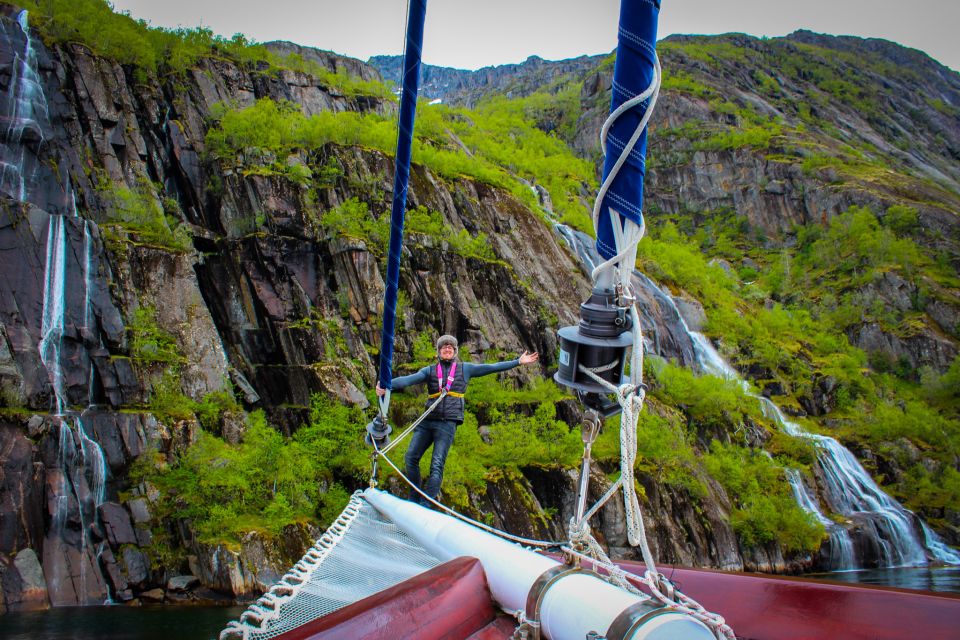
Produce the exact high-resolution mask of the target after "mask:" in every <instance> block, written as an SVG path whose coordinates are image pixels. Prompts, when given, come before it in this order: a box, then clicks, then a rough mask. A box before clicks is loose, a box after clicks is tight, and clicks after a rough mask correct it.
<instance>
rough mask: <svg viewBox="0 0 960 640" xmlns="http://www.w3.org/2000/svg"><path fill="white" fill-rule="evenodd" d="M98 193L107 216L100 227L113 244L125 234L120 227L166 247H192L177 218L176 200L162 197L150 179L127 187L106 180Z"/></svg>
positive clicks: (184, 249) (180, 250) (148, 242)
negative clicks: (133, 186)
mask: <svg viewBox="0 0 960 640" xmlns="http://www.w3.org/2000/svg"><path fill="white" fill-rule="evenodd" d="M98 195H100V197H101V198H103V200H104V202H105V204H106V205H107V210H108V216H109V217H108V219H107V220H106V221H105V222H104V223H103V224H102V225H101V228H102V229H103V230H104V233H105V235H106V236H107V239H108V240H110V241H111V242H113V243H114V244H121V245H122V244H123V243H124V237H123V236H122V235H121V234H119V233H118V232H121V231H122V232H124V233H125V234H129V235H132V236H134V237H135V238H136V239H137V241H138V242H140V243H142V244H145V245H149V246H153V247H158V248H161V249H166V250H167V251H173V252H176V253H184V252H187V251H191V250H192V249H193V238H192V236H191V233H190V229H189V227H187V226H186V225H185V224H183V223H182V222H181V221H180V209H179V205H178V204H177V202H176V200H174V199H172V198H165V199H163V200H161V199H160V198H159V197H158V196H157V190H156V188H155V186H154V185H153V184H152V183H150V182H148V181H141V182H140V183H138V184H137V186H136V188H134V189H130V188H129V187H127V186H125V185H119V184H114V183H110V182H108V183H107V186H106V187H103V188H101V190H100V191H99V192H98Z"/></svg>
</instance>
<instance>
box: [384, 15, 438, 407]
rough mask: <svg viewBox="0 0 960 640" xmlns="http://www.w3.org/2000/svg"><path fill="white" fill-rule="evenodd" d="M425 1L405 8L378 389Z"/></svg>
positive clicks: (389, 327) (392, 307)
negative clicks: (398, 118)
mask: <svg viewBox="0 0 960 640" xmlns="http://www.w3.org/2000/svg"><path fill="white" fill-rule="evenodd" d="M426 15H427V0H410V4H409V6H408V9H407V40H406V45H405V46H404V50H403V93H401V94H400V128H399V133H398V135H397V157H396V171H395V172H394V177H393V209H392V212H391V216H390V250H389V252H388V254H387V281H386V291H385V292H384V294H383V330H382V331H381V334H380V379H379V382H380V386H381V387H383V388H384V389H389V388H391V385H392V384H393V333H394V328H395V325H396V319H397V288H398V286H399V282H400V251H401V250H402V249H403V218H404V214H405V212H406V208H407V184H408V183H409V181H410V154H411V150H412V147H413V123H414V120H415V118H416V114H417V91H418V89H419V82H420V57H421V53H422V50H423V23H424V20H425V18H426Z"/></svg>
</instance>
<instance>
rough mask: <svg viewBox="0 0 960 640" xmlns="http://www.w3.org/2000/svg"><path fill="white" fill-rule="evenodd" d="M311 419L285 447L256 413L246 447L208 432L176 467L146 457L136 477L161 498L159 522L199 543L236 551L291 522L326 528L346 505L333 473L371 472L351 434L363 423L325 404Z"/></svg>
mask: <svg viewBox="0 0 960 640" xmlns="http://www.w3.org/2000/svg"><path fill="white" fill-rule="evenodd" d="M312 415H313V419H312V421H311V424H310V426H308V427H305V428H303V429H301V430H300V431H298V432H297V435H296V436H295V437H294V438H292V439H285V438H284V437H283V436H282V435H281V434H280V433H279V432H277V431H276V430H274V429H272V428H271V427H269V426H268V425H267V423H266V420H265V419H264V416H263V413H262V412H254V413H251V414H249V416H248V424H247V430H246V431H245V432H244V436H243V438H244V439H243V442H242V443H241V444H239V445H230V444H227V443H226V442H224V441H223V440H221V439H220V438H218V437H216V436H214V435H212V434H210V433H208V432H206V431H203V432H202V433H201V434H200V437H199V439H198V440H197V442H196V443H194V444H193V445H191V446H190V447H189V448H188V449H187V450H186V451H184V452H183V453H182V454H181V455H180V456H178V457H177V458H176V459H175V460H173V461H167V460H165V459H163V457H162V456H159V455H156V456H153V457H152V459H151V457H150V456H144V457H143V458H141V459H140V460H138V462H137V465H136V467H135V469H134V470H133V471H132V472H131V474H132V476H133V477H134V478H135V479H137V480H138V481H147V482H149V483H151V484H152V485H153V486H155V487H156V488H157V489H159V490H160V493H161V498H160V501H159V502H158V509H157V513H156V516H157V519H158V520H160V521H163V522H170V521H173V520H175V519H179V518H186V519H189V520H190V521H191V523H192V525H193V527H194V530H195V531H196V533H197V537H198V539H199V540H200V541H201V542H205V543H209V544H218V543H228V544H230V543H237V542H239V539H240V537H241V536H242V535H243V534H245V533H247V532H249V531H260V532H262V533H266V534H268V535H276V534H278V533H279V532H280V531H281V530H282V529H283V527H284V526H286V525H288V524H291V523H293V522H307V521H317V520H320V521H322V522H324V523H325V524H329V523H330V521H331V520H332V519H333V518H334V517H335V516H336V515H337V514H338V513H339V512H340V511H341V510H342V509H343V506H344V504H345V503H346V501H347V499H348V497H349V495H348V493H347V492H346V490H345V489H343V487H342V486H341V485H340V484H338V483H336V482H332V478H333V473H335V472H339V473H347V474H350V473H358V472H359V469H360V468H363V467H366V466H367V464H366V461H367V460H366V459H367V454H366V452H365V451H362V450H361V449H360V448H359V447H362V446H363V445H362V441H360V444H359V446H357V445H356V442H357V441H358V438H357V437H356V435H357V432H356V431H355V429H353V428H352V427H355V426H356V425H358V424H360V422H361V421H362V416H360V415H359V412H358V411H357V410H356V409H349V408H346V407H342V406H339V405H334V404H331V403H329V402H327V401H324V400H320V399H317V401H316V402H315V404H314V409H313V414H312ZM351 445H353V446H351Z"/></svg>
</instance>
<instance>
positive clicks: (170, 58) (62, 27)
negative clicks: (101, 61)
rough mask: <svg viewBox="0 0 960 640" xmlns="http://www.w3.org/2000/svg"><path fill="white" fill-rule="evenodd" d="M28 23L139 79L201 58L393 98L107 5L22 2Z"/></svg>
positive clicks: (299, 61)
mask: <svg viewBox="0 0 960 640" xmlns="http://www.w3.org/2000/svg"><path fill="white" fill-rule="evenodd" d="M19 4H20V5H21V6H22V7H23V8H24V9H27V10H28V11H29V12H30V15H29V20H30V24H31V26H32V27H34V28H36V29H37V30H38V31H39V32H40V35H41V37H42V38H43V40H44V42H45V43H46V44H48V45H52V44H66V43H79V44H83V45H84V46H86V47H88V48H89V49H90V50H91V51H92V52H93V53H95V54H96V55H99V56H102V57H104V58H108V59H110V60H114V61H116V62H119V63H120V64H128V65H133V66H134V67H135V69H136V72H137V77H138V79H139V80H141V81H143V80H145V79H146V74H148V73H149V74H158V73H172V74H181V75H182V74H184V73H185V72H186V71H188V70H189V69H191V68H192V67H195V66H197V64H199V62H200V60H201V58H220V59H226V60H230V61H232V62H234V63H236V64H239V65H244V66H247V67H251V68H253V69H257V70H261V71H263V70H266V71H271V72H276V71H277V70H279V69H291V70H294V71H300V72H303V73H307V74H310V75H312V76H314V77H315V78H317V79H318V80H319V81H320V82H321V83H323V84H325V85H327V86H329V87H335V88H337V89H338V90H339V91H340V92H342V93H344V94H346V95H369V96H378V97H381V98H392V93H391V92H390V90H389V89H388V88H387V87H385V86H384V85H382V84H380V83H376V82H367V81H363V80H360V79H359V78H354V77H351V76H348V75H347V74H346V73H345V72H343V71H340V72H337V73H334V72H331V71H329V70H328V69H326V68H324V67H321V66H320V65H318V64H316V63H313V62H309V61H305V60H304V59H303V58H302V57H300V56H298V55H296V54H291V55H288V56H286V57H280V56H277V55H276V54H274V53H271V52H270V51H268V50H267V49H266V47H264V46H263V45H258V44H255V43H252V42H250V41H249V40H247V39H246V37H244V36H243V35H242V34H239V33H238V34H236V35H234V36H233V37H232V38H229V39H228V38H224V37H223V36H219V35H215V34H214V33H213V31H211V30H210V29H207V28H204V27H198V28H195V29H172V30H171V29H160V28H155V27H150V26H149V25H148V24H147V23H146V22H145V21H143V20H134V19H133V18H131V17H130V16H129V15H125V14H119V13H115V12H114V10H113V7H111V5H110V4H109V2H107V1H106V0H23V2H20V3H19Z"/></svg>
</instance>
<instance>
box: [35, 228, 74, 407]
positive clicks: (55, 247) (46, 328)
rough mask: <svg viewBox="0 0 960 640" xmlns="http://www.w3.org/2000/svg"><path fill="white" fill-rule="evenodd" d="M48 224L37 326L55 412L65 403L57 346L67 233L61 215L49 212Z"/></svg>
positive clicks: (60, 334)
mask: <svg viewBox="0 0 960 640" xmlns="http://www.w3.org/2000/svg"><path fill="white" fill-rule="evenodd" d="M48 225H49V226H48V228H47V259H46V265H45V267H44V274H43V315H42V320H41V326H40V345H39V349H40V361H41V362H43V366H44V367H45V368H46V370H47V375H48V376H49V378H50V385H51V386H52V387H53V395H54V401H55V412H56V415H58V416H59V415H62V414H63V412H64V409H65V408H66V405H67V391H66V388H65V386H64V382H63V367H62V365H61V361H60V348H61V342H62V339H63V330H64V316H65V315H66V314H65V311H66V270H67V267H66V263H67V233H66V229H65V228H64V220H63V216H50V220H49V223H48Z"/></svg>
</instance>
